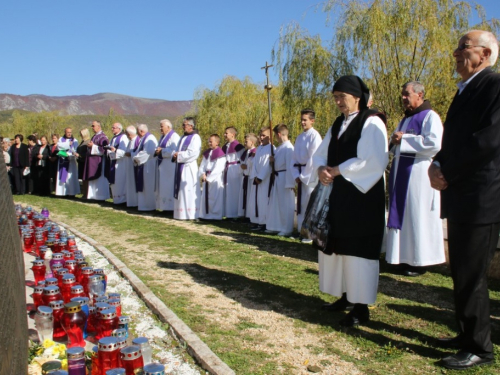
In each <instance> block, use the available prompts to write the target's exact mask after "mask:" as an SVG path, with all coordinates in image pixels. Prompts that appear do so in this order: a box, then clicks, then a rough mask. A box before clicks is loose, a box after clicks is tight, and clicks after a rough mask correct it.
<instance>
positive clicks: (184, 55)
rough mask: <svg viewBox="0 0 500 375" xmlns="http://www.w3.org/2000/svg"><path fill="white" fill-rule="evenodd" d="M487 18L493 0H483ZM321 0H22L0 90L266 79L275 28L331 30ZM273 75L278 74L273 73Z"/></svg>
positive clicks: (181, 93) (176, 96)
mask: <svg viewBox="0 0 500 375" xmlns="http://www.w3.org/2000/svg"><path fill="white" fill-rule="evenodd" d="M478 3H480V4H481V5H483V6H484V8H485V10H486V14H487V17H488V18H500V1H497V0H489V1H487V0H481V1H478ZM318 4H320V0H247V1H241V0H232V1H228V0H212V1H207V0H197V1H189V0H184V1H170V0H143V1H137V0H134V1H131V0H121V1H116V0H101V1H96V0H88V1H78V0H65V1H63V0H49V1H39V0H38V1H35V0H26V1H23V0H20V1H4V2H3V4H2V7H1V12H0V35H1V40H2V43H1V45H2V47H1V49H2V52H3V53H2V54H1V58H0V93H10V94H17V95H29V94H45V95H52V96H63V95H91V94H96V93H100V92H113V93H119V94H125V95H132V96H137V97H144V98H157V99H167V100H187V99H192V97H193V93H194V91H195V90H196V89H197V88H200V87H207V88H210V89H212V88H214V87H215V85H216V84H217V82H219V81H220V80H221V79H222V78H223V77H224V76H226V75H233V76H236V77H238V78H244V77H245V76H249V77H251V78H252V79H253V80H254V81H255V82H264V79H265V76H264V72H263V71H262V70H261V69H260V67H261V66H263V65H264V64H265V62H266V60H267V61H270V59H271V49H272V48H273V46H274V45H275V44H276V43H277V41H278V38H279V32H280V28H281V27H282V26H285V25H287V24H289V23H290V22H292V21H295V22H298V23H299V24H300V25H301V26H302V27H303V28H306V29H308V30H309V32H310V33H311V34H318V33H319V34H320V35H321V36H322V38H323V39H325V40H329V39H331V37H332V29H331V27H326V25H325V20H326V15H325V14H324V13H323V12H321V11H315V7H316V6H317V5H318ZM272 78H273V79H274V80H275V77H274V76H273V77H272Z"/></svg>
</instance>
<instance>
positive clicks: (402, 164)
mask: <svg viewBox="0 0 500 375" xmlns="http://www.w3.org/2000/svg"><path fill="white" fill-rule="evenodd" d="M429 111H430V109H426V110H423V111H421V112H418V113H416V114H415V115H413V116H411V119H410V122H409V123H408V126H407V127H406V132H408V131H409V130H412V134H415V135H420V134H422V123H423V121H424V119H425V116H427V114H428V113H429ZM406 119H407V117H405V118H404V119H403V120H402V121H401V122H400V123H399V125H398V129H400V127H401V126H402V125H403V122H404V121H405V120H406ZM414 162H415V154H414V153H407V152H403V153H400V158H399V163H398V170H397V174H396V180H395V181H394V174H395V172H396V171H395V165H396V163H394V161H393V163H392V166H391V172H390V174H389V205H390V207H389V219H388V221H387V227H388V228H392V229H401V228H402V226H403V217H404V213H405V207H406V196H407V195H408V185H409V182H410V174H411V169H412V167H413V163H414Z"/></svg>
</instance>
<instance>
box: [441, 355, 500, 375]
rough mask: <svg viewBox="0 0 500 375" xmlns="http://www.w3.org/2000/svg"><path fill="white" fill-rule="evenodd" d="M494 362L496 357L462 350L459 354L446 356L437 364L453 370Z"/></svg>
mask: <svg viewBox="0 0 500 375" xmlns="http://www.w3.org/2000/svg"><path fill="white" fill-rule="evenodd" d="M494 362H495V359H494V358H488V357H479V356H477V355H475V354H472V353H469V352H466V351H462V350H461V351H459V352H458V353H457V354H453V355H450V356H448V357H444V358H443V359H441V360H440V361H438V362H437V364H438V365H440V366H443V367H445V368H448V369H452V370H465V369H468V368H470V367H475V366H482V365H491V364H492V363H494Z"/></svg>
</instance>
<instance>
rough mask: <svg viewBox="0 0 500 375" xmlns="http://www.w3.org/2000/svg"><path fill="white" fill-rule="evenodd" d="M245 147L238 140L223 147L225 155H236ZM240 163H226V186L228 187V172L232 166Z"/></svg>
mask: <svg viewBox="0 0 500 375" xmlns="http://www.w3.org/2000/svg"><path fill="white" fill-rule="evenodd" d="M243 148H244V147H243V145H242V144H241V143H240V142H238V141H237V140H234V141H232V142H231V143H226V144H225V145H224V146H222V151H223V152H224V154H226V155H228V154H234V153H236V152H238V151H240V150H241V149H243ZM239 163H240V162H239V161H237V160H236V161H232V162H226V167H225V168H224V185H227V170H228V169H229V166H230V165H233V164H239Z"/></svg>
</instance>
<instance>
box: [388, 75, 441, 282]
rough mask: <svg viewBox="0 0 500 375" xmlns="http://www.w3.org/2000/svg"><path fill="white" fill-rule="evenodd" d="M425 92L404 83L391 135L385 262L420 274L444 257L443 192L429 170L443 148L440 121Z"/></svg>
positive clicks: (407, 271) (410, 274) (416, 85)
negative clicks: (402, 112) (402, 114)
mask: <svg viewBox="0 0 500 375" xmlns="http://www.w3.org/2000/svg"><path fill="white" fill-rule="evenodd" d="M424 94H425V90H424V86H423V85H422V84H421V83H420V82H408V83H406V84H405V85H404V86H403V89H402V91H401V95H402V99H403V105H404V107H405V117H404V118H403V120H402V121H401V122H400V123H399V125H398V127H397V129H396V131H395V132H394V133H393V135H392V137H391V143H392V145H391V146H392V148H391V152H392V153H394V159H393V161H392V167H391V174H390V178H389V181H388V183H389V184H390V185H389V218H388V222H387V227H388V232H387V253H386V260H387V262H389V263H391V264H402V266H403V269H402V272H403V274H404V275H406V276H419V275H421V274H423V273H425V268H422V267H423V266H429V265H433V264H439V263H444V262H445V261H446V257H445V254H444V240H443V226H442V221H441V218H440V205H441V199H440V198H441V195H440V193H439V191H437V190H434V189H433V188H432V187H431V184H430V181H429V178H428V174H427V170H428V169H429V166H430V165H431V163H432V158H433V157H434V155H436V153H437V152H438V151H439V150H440V148H441V138H442V136H443V124H442V122H441V119H440V118H439V115H438V114H437V113H436V112H434V111H433V110H432V108H431V105H430V103H429V102H428V101H427V100H424Z"/></svg>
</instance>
